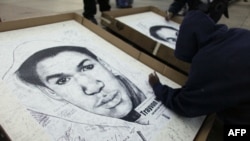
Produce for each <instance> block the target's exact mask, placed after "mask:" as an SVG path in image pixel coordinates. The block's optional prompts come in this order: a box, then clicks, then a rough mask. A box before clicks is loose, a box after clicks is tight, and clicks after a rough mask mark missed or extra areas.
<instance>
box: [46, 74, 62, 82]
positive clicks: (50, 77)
mask: <svg viewBox="0 0 250 141" xmlns="http://www.w3.org/2000/svg"><path fill="white" fill-rule="evenodd" d="M62 76H64V74H63V73H58V74H53V75H49V76H47V77H46V81H47V82H48V81H49V80H50V79H53V78H58V77H62Z"/></svg>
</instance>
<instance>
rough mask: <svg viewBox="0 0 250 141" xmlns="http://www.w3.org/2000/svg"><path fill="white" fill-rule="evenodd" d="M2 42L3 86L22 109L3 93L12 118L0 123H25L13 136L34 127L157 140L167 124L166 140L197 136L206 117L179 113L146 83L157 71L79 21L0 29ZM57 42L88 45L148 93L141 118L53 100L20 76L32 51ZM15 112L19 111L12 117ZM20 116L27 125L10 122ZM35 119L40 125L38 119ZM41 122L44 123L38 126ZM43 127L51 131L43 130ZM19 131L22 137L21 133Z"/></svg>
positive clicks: (59, 133) (71, 136) (78, 140)
mask: <svg viewBox="0 0 250 141" xmlns="http://www.w3.org/2000/svg"><path fill="white" fill-rule="evenodd" d="M0 41H1V42H0V53H1V55H0V60H4V61H2V62H1V68H0V76H1V79H2V81H3V83H4V85H6V86H7V87H8V89H9V90H10V91H11V92H10V93H11V94H12V96H11V97H15V98H16V99H17V100H18V101H19V103H17V104H18V105H19V106H20V109H19V108H17V109H16V108H14V109H13V107H16V103H12V102H9V101H10V99H9V98H8V97H5V96H3V97H2V96H1V101H4V102H5V103H4V104H1V107H0V115H1V116H0V117H4V116H2V115H6V116H7V117H8V118H9V119H8V121H6V119H5V118H0V124H3V125H5V126H4V127H5V128H6V129H8V130H9V131H10V130H12V129H13V130H14V128H19V129H22V128H23V130H19V131H23V133H20V132H19V133H15V132H13V133H12V134H11V135H12V138H13V140H24V141H27V139H26V138H25V137H26V136H30V134H27V130H25V129H27V128H31V129H33V128H34V131H35V132H36V133H37V134H38V135H34V136H33V138H40V136H48V137H51V138H52V140H55V141H64V140H65V141H68V140H69V141H142V140H143V141H152V140H153V139H155V138H156V137H158V139H159V136H158V134H157V133H158V131H160V130H163V129H164V130H165V129H168V130H167V131H168V133H166V134H164V136H162V140H178V141H181V140H183V141H186V140H193V138H194V137H195V135H196V133H197V131H198V130H199V128H200V126H201V124H202V122H203V119H204V117H200V118H181V117H179V116H177V115H175V114H174V113H173V112H171V111H170V110H168V109H166V108H165V107H164V106H163V105H162V104H161V103H160V102H158V101H155V100H154V94H153V91H152V89H151V87H150V86H149V84H148V74H149V73H151V72H153V70H152V69H150V68H148V67H147V66H145V65H144V64H142V63H140V62H138V61H137V60H135V59H134V58H132V57H130V56H128V55H127V54H125V53H124V52H122V51H121V50H119V49H118V48H116V47H115V46H113V45H112V44H110V43H109V42H107V41H105V40H104V39H103V38H101V37H99V36H98V35H96V34H95V33H93V32H91V31H90V30H88V29H87V28H85V27H83V26H82V25H80V24H79V23H77V22H75V21H65V22H60V23H54V24H49V25H44V26H38V27H32V28H27V29H21V30H14V31H9V32H1V33H0ZM57 45H73V46H82V47H86V48H88V49H89V50H90V51H92V52H93V53H95V54H96V55H97V56H98V57H99V58H101V59H102V60H103V61H104V62H106V63H107V64H108V65H109V66H111V68H112V69H113V70H115V73H119V74H122V75H123V76H126V78H128V79H129V80H130V81H131V82H132V83H134V84H135V85H136V86H137V87H138V89H140V90H141V91H142V92H143V94H145V96H146V100H144V101H143V102H142V103H141V104H140V105H139V106H137V107H136V108H135V110H136V111H137V112H138V113H140V115H141V116H140V118H139V119H138V120H137V121H135V122H128V121H125V120H122V119H117V118H111V117H107V116H100V115H97V114H93V113H90V112H88V111H85V110H83V109H81V108H78V107H76V106H74V105H72V104H70V103H67V102H65V101H58V100H54V99H52V98H50V97H48V96H46V95H45V94H44V93H43V92H42V91H41V90H39V89H37V87H34V86H32V85H27V84H24V83H23V82H21V81H20V80H19V79H18V78H17V76H16V75H15V72H16V70H17V68H19V66H20V65H21V64H22V63H23V61H24V60H26V59H27V58H28V57H29V56H30V55H31V54H34V53H35V52H37V51H39V50H41V49H44V48H51V47H54V46H57ZM72 57H73V56H72ZM58 63H63V62H58ZM65 67H67V66H65ZM159 77H160V80H161V82H162V83H164V84H167V85H169V86H171V87H173V88H177V87H180V86H179V85H178V84H176V83H174V82H172V81H171V80H169V79H167V78H166V77H163V76H161V75H160V74H159ZM73 91H74V90H72V92H73ZM1 93H2V92H1ZM10 93H8V94H10ZM3 94H4V93H2V95H3ZM6 94H7V93H6ZM23 108H26V110H23ZM13 112H15V113H18V115H15V116H13V117H10V116H9V115H12V114H11V113H13ZM27 115H28V116H27ZM16 118H17V119H20V118H22V119H24V120H25V125H26V126H19V125H18V124H16V125H15V124H8V122H12V121H13V122H14V121H15V120H16ZM34 119H35V120H36V121H37V123H39V124H34V123H33V121H34ZM29 121H30V123H29ZM14 123H15V122H14ZM38 125H40V127H37V126H38ZM7 132H8V131H7ZM44 132H46V133H47V135H44V134H43V133H44ZM19 134H22V136H24V137H22V138H18V137H17V136H18V135H19ZM43 138H46V137H43ZM43 138H41V140H42V139H43ZM158 139H157V140H158ZM36 140H37V139H36Z"/></svg>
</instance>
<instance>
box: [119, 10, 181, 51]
mask: <svg viewBox="0 0 250 141" xmlns="http://www.w3.org/2000/svg"><path fill="white" fill-rule="evenodd" d="M115 19H116V20H118V21H120V22H122V23H124V24H126V25H128V26H129V27H131V28H133V29H134V30H136V31H138V32H140V33H142V34H143V35H145V36H147V37H149V38H151V39H152V40H154V41H156V42H159V43H161V44H163V45H165V46H167V47H170V48H172V49H175V44H176V40H177V36H178V31H179V26H180V25H179V24H178V23H176V22H174V21H166V20H165V17H163V16H161V15H159V14H156V13H155V12H151V11H149V12H143V13H138V14H132V15H126V16H121V17H117V18H115Z"/></svg>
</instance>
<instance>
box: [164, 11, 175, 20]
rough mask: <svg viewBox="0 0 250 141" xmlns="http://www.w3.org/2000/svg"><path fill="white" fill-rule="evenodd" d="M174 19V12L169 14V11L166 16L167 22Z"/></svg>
mask: <svg viewBox="0 0 250 141" xmlns="http://www.w3.org/2000/svg"><path fill="white" fill-rule="evenodd" d="M173 17H174V14H173V13H172V12H169V11H167V12H166V16H165V19H166V21H169V20H171V19H172V18H173Z"/></svg>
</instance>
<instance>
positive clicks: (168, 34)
mask: <svg viewBox="0 0 250 141" xmlns="http://www.w3.org/2000/svg"><path fill="white" fill-rule="evenodd" d="M156 34H157V35H158V36H159V37H160V38H162V39H163V40H165V41H167V42H169V43H171V44H175V43H176V41H177V35H178V31H176V30H173V29H170V28H164V27H162V28H160V29H159V30H157V31H156Z"/></svg>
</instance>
